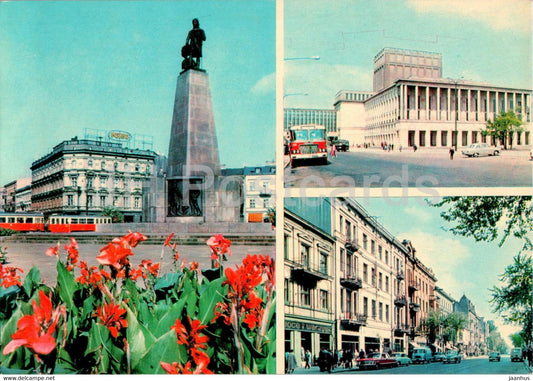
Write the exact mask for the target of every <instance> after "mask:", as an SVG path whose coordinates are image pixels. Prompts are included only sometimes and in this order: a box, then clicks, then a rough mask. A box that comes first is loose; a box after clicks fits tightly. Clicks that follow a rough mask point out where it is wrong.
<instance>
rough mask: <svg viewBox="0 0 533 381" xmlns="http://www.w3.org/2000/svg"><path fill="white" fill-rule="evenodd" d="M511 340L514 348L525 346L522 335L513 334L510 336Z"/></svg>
mask: <svg viewBox="0 0 533 381" xmlns="http://www.w3.org/2000/svg"><path fill="white" fill-rule="evenodd" d="M509 338H510V339H511V342H512V343H513V347H515V348H522V347H523V346H524V338H523V337H522V335H521V334H520V333H513V334H511V335H509Z"/></svg>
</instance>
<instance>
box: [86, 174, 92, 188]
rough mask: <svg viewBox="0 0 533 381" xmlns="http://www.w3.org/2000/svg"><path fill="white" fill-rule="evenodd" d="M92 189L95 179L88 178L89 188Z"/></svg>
mask: <svg viewBox="0 0 533 381" xmlns="http://www.w3.org/2000/svg"><path fill="white" fill-rule="evenodd" d="M92 187H93V178H92V177H87V188H92Z"/></svg>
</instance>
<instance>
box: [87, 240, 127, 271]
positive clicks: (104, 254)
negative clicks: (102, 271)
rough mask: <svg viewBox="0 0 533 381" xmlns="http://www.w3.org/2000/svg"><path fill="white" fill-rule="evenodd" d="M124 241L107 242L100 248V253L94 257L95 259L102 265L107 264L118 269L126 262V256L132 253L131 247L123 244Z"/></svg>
mask: <svg viewBox="0 0 533 381" xmlns="http://www.w3.org/2000/svg"><path fill="white" fill-rule="evenodd" d="M125 243H127V242H125V241H120V242H119V243H118V244H116V243H113V242H110V243H108V244H107V245H106V246H104V247H103V248H102V249H100V255H98V256H97V257H96V260H97V261H98V262H100V263H101V264H102V265H109V266H112V267H114V268H115V269H117V270H120V269H121V268H122V266H124V265H125V264H126V263H127V262H128V256H130V255H133V253H132V251H131V249H130V248H129V247H127V246H126V245H124V244H125Z"/></svg>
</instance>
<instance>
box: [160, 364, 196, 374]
mask: <svg viewBox="0 0 533 381" xmlns="http://www.w3.org/2000/svg"><path fill="white" fill-rule="evenodd" d="M159 364H161V368H163V369H164V370H165V372H167V374H180V372H179V371H178V366H179V365H180V364H178V363H177V362H173V363H172V365H170V364H169V363H167V362H163V361H160V362H159ZM189 365H190V363H189Z"/></svg>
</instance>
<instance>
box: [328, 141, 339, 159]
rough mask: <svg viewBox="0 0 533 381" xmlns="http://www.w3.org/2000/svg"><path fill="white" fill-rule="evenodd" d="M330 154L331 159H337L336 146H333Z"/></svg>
mask: <svg viewBox="0 0 533 381" xmlns="http://www.w3.org/2000/svg"><path fill="white" fill-rule="evenodd" d="M329 154H330V156H331V157H337V147H335V144H332V145H331V151H330V153H329Z"/></svg>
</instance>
